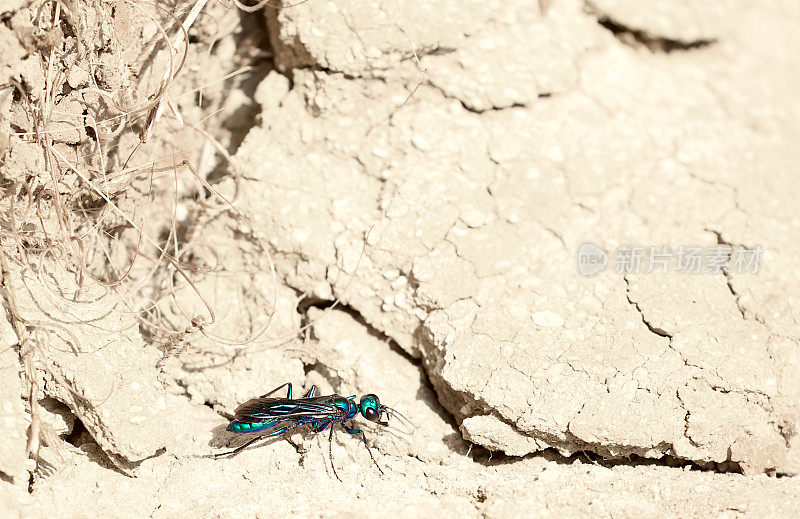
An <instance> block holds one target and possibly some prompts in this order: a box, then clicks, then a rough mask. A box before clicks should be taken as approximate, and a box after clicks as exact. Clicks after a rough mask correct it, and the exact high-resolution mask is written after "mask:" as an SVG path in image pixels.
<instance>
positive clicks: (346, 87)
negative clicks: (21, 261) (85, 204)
mask: <svg viewBox="0 0 800 519" xmlns="http://www.w3.org/2000/svg"><path fill="white" fill-rule="evenodd" d="M286 3H288V2H286ZM21 5H22V4H20V6H21ZM20 8H21V7H19V6H16V7H15V6H11V7H9V8H3V9H0V14H2V13H3V12H5V11H4V9H8V12H11V11H12V10H15V9H20ZM218 8H219V9H221V7H218ZM248 16H254V17H258V19H259V23H263V24H264V25H265V26H266V27H267V28H268V33H269V39H270V44H271V47H272V49H273V51H274V65H275V69H274V70H272V71H271V72H269V73H268V74H266V77H264V79H263V80H262V81H261V82H260V84H259V85H258V87H257V88H256V89H255V93H254V95H253V98H254V100H255V102H256V103H257V104H258V107H259V110H260V115H258V116H257V117H256V118H255V120H256V121H258V124H255V125H254V126H253V127H252V128H250V129H249V131H247V134H246V136H245V137H244V139H243V141H242V142H241V145H239V146H238V149H236V147H235V146H233V145H231V146H232V147H233V149H236V153H235V156H234V161H235V164H236V165H237V168H238V169H239V170H240V172H241V174H242V183H241V185H240V186H239V190H238V199H237V202H236V206H237V208H238V209H239V210H241V212H242V213H243V214H244V215H246V216H247V221H246V222H245V221H243V220H242V219H241V218H238V217H237V216H236V215H233V214H231V213H220V212H214V211H212V210H210V209H209V208H207V207H203V206H201V205H200V204H198V203H197V202H196V201H195V200H194V199H193V198H191V197H189V196H187V197H186V198H185V199H183V200H181V201H180V203H181V204H183V207H185V208H188V209H187V211H188V214H190V215H191V218H189V219H187V220H186V221H185V226H186V229H185V232H184V233H182V235H181V239H182V240H184V241H185V243H187V244H189V245H187V250H188V249H189V248H191V262H193V263H192V264H193V265H200V266H208V265H214V268H213V269H210V270H202V269H198V270H197V271H196V275H194V276H193V277H192V283H188V282H187V281H186V280H185V279H181V278H179V277H178V276H175V279H173V280H172V281H170V284H171V286H170V287H169V290H165V289H164V287H155V288H154V290H153V291H152V292H150V293H148V296H147V297H144V296H143V297H142V300H138V301H134V302H133V304H130V303H127V304H123V303H122V302H121V301H120V297H119V294H117V293H115V292H113V291H109V292H108V293H107V294H106V293H103V292H102V290H101V288H100V287H97V286H95V287H91V286H90V287H89V288H88V289H86V290H87V291H88V292H83V293H84V294H86V293H88V294H89V295H90V296H93V297H94V298H95V304H93V305H90V306H89V307H85V308H84V307H81V308H80V309H79V310H72V309H69V308H68V309H64V308H63V307H62V306H63V302H60V301H58V300H54V299H53V298H52V293H51V292H50V291H48V290H42V289H41V287H40V285H41V284H37V283H36V280H35V279H33V278H35V277H36V275H35V274H34V273H31V272H30V271H27V270H26V269H24V268H18V267H16V266H15V264H13V263H12V264H11V267H10V268H9V270H8V272H6V271H5V270H4V273H3V274H4V277H3V289H4V292H3V294H4V297H5V298H6V301H7V302H6V314H5V315H6V317H8V320H0V330H2V334H3V335H2V337H3V341H2V343H1V344H0V347H2V348H3V350H2V351H0V363H2V364H0V365H1V366H2V367H4V368H5V367H6V366H12V367H13V368H14V369H1V370H0V382H1V384H0V391H2V392H3V394H2V395H0V396H2V404H1V407H0V409H1V410H2V420H0V430H2V432H3V438H5V439H7V441H4V442H3V444H2V445H0V475H2V476H3V478H2V479H3V481H0V510H3V509H6V510H9V511H10V515H11V516H13V514H16V515H17V516H20V517H24V516H43V515H50V516H58V517H73V516H75V517H78V516H87V515H88V516H96V515H97V516H99V515H101V514H103V515H106V516H112V517H138V516H152V517H189V516H191V517H198V516H199V517H207V516H210V517H233V516H236V517H265V516H275V515H284V514H289V513H292V514H300V515H303V516H333V515H340V514H352V515H356V516H362V515H363V516H376V515H381V516H382V515H386V514H392V513H396V514H403V516H420V517H430V516H439V515H446V516H479V515H480V516H488V517H514V516H518V515H521V514H525V515H547V514H557V515H568V516H587V517H595V516H620V515H621V516H629V517H639V516H644V515H647V516H657V517H660V516H676V517H687V516H698V517H699V516H707V515H715V516H724V517H738V516H740V515H748V516H753V517H763V516H777V517H794V516H796V514H797V510H800V480H798V477H796V474H798V472H800V438H798V434H797V432H798V430H799V429H800V326H798V324H799V323H800V310H798V308H800V290H799V289H798V286H800V273H798V272H800V271H798V269H797V268H796V258H798V257H800V240H798V238H800V220H798V217H797V208H798V202H797V201H798V200H800V178H799V177H800V166H799V165H800V151H799V150H798V147H797V143H798V142H800V124H798V123H800V93H798V89H797V85H798V84H800V62H798V61H797V59H796V56H795V54H796V53H795V52H794V51H793V49H795V48H798V46H800V31H798V26H800V7H798V5H797V3H796V2H794V1H793V0H773V1H770V2H760V3H759V2H752V1H747V0H740V1H736V2H732V3H731V5H727V4H726V6H725V7H724V8H722V7H719V6H718V5H717V3H716V2H711V1H708V2H706V1H703V2H691V1H688V0H687V1H674V2H665V1H661V0H648V1H646V2H643V1H637V2H634V1H623V0H592V1H579V0H553V1H549V2H545V1H542V2H538V3H536V2H530V1H522V0H513V1H507V2H499V1H469V2H463V1H462V2H456V1H455V0H435V1H431V2H426V3H422V4H420V3H418V2H416V3H415V2H405V1H399V0H398V1H391V2H382V1H378V0H357V1H356V0H353V1H347V2H326V1H320V0H309V1H308V2H305V3H302V4H300V5H297V6H293V7H287V8H285V9H278V10H274V9H270V10H267V11H265V12H264V14H260V13H255V14H252V15H248ZM261 17H265V19H264V20H263V22H262V18H261ZM3 31H7V29H6V27H5V26H3V25H0V37H5V36H4V32H3ZM231 45H232V43H231V41H227V40H223V41H222V43H220V45H219V47H220V48H221V49H227V50H226V52H231V53H232V52H233V51H232V50H231ZM220 52H221V51H220ZM21 56H22V54H20V57H19V59H22V58H21ZM222 61H223V62H224V60H222ZM219 66H220V67H223V65H219ZM228 70H229V69H224V70H223V72H227V71H228ZM2 74H7V75H8V74H11V72H9V71H7V70H4V69H3V65H2V63H0V80H2V78H3V77H4V76H3V75H2ZM186 88H189V87H186ZM237 92H238V93H237ZM0 94H2V91H0ZM209 95H210V96H213V95H215V94H214V93H213V92H211V93H210V94H209ZM218 95H222V94H218ZM230 98H231V99H238V101H235V102H234V101H232V102H231V103H230V104H231V107H228V109H227V110H226V113H228V114H231V113H239V112H237V111H236V107H237V106H240V107H249V105H247V104H246V100H245V99H244V98H246V96H245V95H244V94H242V93H241V92H239V91H232V92H231V93H230ZM237 103H241V105H237ZM2 106H3V98H2V97H0V108H2ZM248 109H249V108H248ZM186 110H187V111H188V110H189V109H186ZM195 110H197V108H195ZM245 111H246V110H245V109H244V108H242V112H245ZM0 122H2V120H0ZM228 124H229V126H230V124H232V123H228ZM237 125H238V126H237V127H244V128H246V127H248V126H249V124H246V123H237ZM67 127H68V126H65V128H67ZM0 130H2V127H0ZM64 133H65V135H64V136H61V137H59V138H60V141H61V142H65V143H70V142H73V141H74V142H80V140H81V139H82V138H85V135H84V136H80V135H76V136H71V135H66V134H67V133H69V132H68V131H67V130H64ZM0 137H2V135H0ZM75 139H77V140H75ZM2 144H3V143H2V142H0V145H2ZM22 146H23V145H22V144H20V145H18V146H17V147H16V148H11V150H12V151H13V152H14V153H15V155H10V156H12V157H13V160H14V161H16V162H15V163H23V162H24V157H23V155H24V149H25V148H23V147H22ZM28 146H30V145H28ZM30 156H31V157H32V158H30V159H29V161H31V162H32V163H36V160H37V158H36V156H35V155H34V154H33V152H32V151H31V154H30ZM30 167H31V168H33V167H34V166H30ZM26 168H28V166H26ZM220 185H221V186H222V191H223V193H224V194H225V195H226V196H228V197H229V198H232V197H233V193H234V182H233V180H232V178H228V179H227V180H223V181H222V183H221V184H220ZM170 203H171V201H170ZM259 240H262V241H263V243H267V244H268V246H269V247H270V253H271V257H272V260H273V262H274V267H275V270H276V278H273V276H272V275H271V273H270V264H269V262H268V261H267V259H266V258H265V257H264V255H263V254H262V253H261V252H260V250H259V243H260V242H259ZM584 242H592V243H596V244H600V245H601V246H602V247H603V248H604V249H606V250H607V251H613V250H615V249H617V247H620V246H626V245H640V246H645V247H647V246H650V245H652V246H657V247H660V246H668V247H678V246H680V245H691V246H700V247H704V248H713V247H738V246H743V247H747V248H750V249H752V248H755V247H756V246H758V247H760V248H761V249H763V251H764V255H763V257H762V260H761V263H760V269H759V272H758V274H746V273H743V274H738V273H736V272H728V271H723V270H718V271H714V272H705V273H701V274H695V275H690V274H685V273H678V272H673V273H668V274H667V273H660V272H652V273H649V274H634V273H626V274H622V273H617V272H615V271H614V269H613V267H614V265H613V264H612V265H610V266H609V269H607V271H605V272H603V273H601V274H598V275H597V276H593V277H587V276H583V275H581V274H580V273H579V272H578V269H577V268H576V255H577V251H578V249H579V247H580V245H581V244H582V243H584ZM6 253H7V254H9V253H8V251H7V252H6ZM187 257H188V256H187ZM186 261H189V259H187V260H186ZM51 271H52V272H56V271H57V269H51ZM212 274H213V275H212ZM51 275H52V279H48V280H46V282H47V283H49V284H51V285H58V286H59V287H60V288H61V289H62V291H66V292H67V293H71V292H75V291H76V286H77V281H76V280H73V279H71V278H70V277H69V275H68V274H67V273H61V274H58V275H56V274H54V273H53V274H51ZM39 281H41V280H39ZM93 290H94V291H100V292H98V293H101V294H104V295H103V297H105V299H103V298H102V297H100V298H98V297H99V296H97V295H96V294H95V293H94V292H92V291H93ZM198 293H201V294H203V299H201V298H200V297H198ZM8 294H12V295H13V300H14V302H15V304H14V305H13V308H12V307H10V306H9V304H8V301H9V300H10V299H9V298H10V297H11V296H9V295H8ZM93 294H94V295H93ZM334 301H337V303H336V304H333V302H334ZM208 305H210V306H211V307H213V308H215V309H216V322H215V323H214V324H213V325H212V326H209V327H208V328H206V329H204V330H203V332H204V334H203V335H201V334H197V333H196V334H194V335H193V336H192V340H191V342H190V343H189V344H184V345H183V346H184V347H182V348H181V349H180V350H179V351H177V352H175V353H174V354H171V355H169V356H168V357H167V358H165V359H162V360H159V356H158V353H159V350H158V349H157V347H156V345H154V344H151V343H150V342H148V337H147V336H145V335H143V334H142V333H140V331H139V330H138V329H137V321H136V317H135V312H134V311H132V309H136V311H143V310H142V309H144V308H147V309H148V310H150V309H151V307H152V308H155V309H156V311H157V313H158V315H159V317H160V318H162V319H163V320H164V322H168V323H174V326H175V327H176V328H180V327H181V326H185V324H180V323H185V319H186V318H187V316H195V315H198V314H202V313H203V312H204V309H205V308H206V307H207V306H208ZM273 310H274V316H273V318H272V319H271V321H270V322H269V328H268V329H267V332H266V333H265V334H263V335H261V336H259V338H258V339H257V340H256V341H255V342H253V343H252V344H249V345H248V346H247V347H238V345H236V347H231V346H230V345H228V346H225V345H220V344H218V343H215V341H214V340H213V338H214V337H228V338H246V337H247V336H248V333H249V332H248V330H255V329H258V328H259V327H260V326H263V325H265V324H267V322H266V317H265V316H266V315H267V314H269V313H270V312H271V311H273ZM14 322H16V323H17V324H19V323H20V322H23V323H25V324H26V325H27V326H28V327H29V328H31V327H36V326H42V327H44V328H45V329H46V330H47V338H48V343H47V344H48V347H47V348H46V349H45V350H44V351H41V352H39V355H40V356H41V359H40V360H41V363H42V368H41V369H43V370H44V371H43V372H44V373H46V376H45V377H44V378H45V381H46V383H45V386H44V394H43V398H44V399H45V400H43V401H47V402H49V403H48V404H47V405H44V404H42V405H43V409H42V410H41V412H42V413H44V414H46V415H47V416H48V417H49V419H50V420H51V421H53V422H54V423H58V424H61V422H63V427H62V429H61V430H63V432H61V434H62V436H63V437H64V438H68V440H69V443H70V444H72V445H70V446H68V447H69V449H68V450H69V452H70V454H69V455H68V456H67V457H64V456H63V455H60V454H59V453H58V452H57V450H55V449H52V448H51V447H48V446H43V447H42V448H41V450H40V456H41V459H40V461H39V468H38V469H36V470H35V472H34V473H33V475H32V476H31V478H30V479H28V470H30V468H31V467H30V463H28V464H27V465H26V463H25V459H24V457H23V454H24V451H25V443H26V440H25V434H24V431H25V428H26V427H27V424H28V423H29V422H30V420H31V418H30V417H29V416H28V415H27V413H26V411H25V407H24V405H23V403H24V402H23V400H22V399H20V398H19V397H18V393H20V391H17V388H18V387H19V388H21V387H22V378H21V376H20V375H18V372H20V370H18V369H16V367H17V365H16V364H15V363H16V362H17V358H16V355H15V354H14V352H15V351H16V349H18V348H19V346H18V343H19V342H20V340H21V339H20V338H19V334H20V333H21V332H20V331H19V330H18V328H15V326H14ZM306 325H308V326H306ZM98 330H100V331H98ZM298 330H301V333H298ZM284 382H292V383H293V384H295V386H296V387H297V385H303V384H304V385H306V386H309V385H310V384H317V385H318V386H319V387H320V389H321V390H322V392H323V393H329V392H337V393H340V394H358V395H361V394H364V393H369V392H374V393H376V394H378V395H380V397H381V399H382V400H383V401H384V402H386V403H388V404H389V405H391V406H393V407H395V408H397V409H399V410H401V411H402V412H403V414H405V415H407V416H409V418H411V420H412V421H413V423H414V429H413V432H412V433H410V434H408V433H407V432H405V431H403V430H402V426H400V427H399V428H391V429H380V428H379V427H370V426H369V425H367V426H366V427H365V430H366V432H367V437H368V439H369V443H370V445H371V446H372V447H373V451H374V452H375V456H376V459H377V461H378V463H379V464H380V466H381V467H382V469H383V471H384V472H385V475H383V476H381V475H380V474H379V473H378V471H377V469H376V468H375V467H374V465H372V462H371V461H370V459H369V456H368V454H367V452H366V449H364V448H363V445H362V444H360V442H358V441H357V439H355V438H350V437H348V435H346V434H341V435H340V436H341V437H339V438H338V439H335V441H334V443H333V446H332V449H333V460H334V463H335V464H336V468H337V472H338V474H339V475H340V476H341V479H342V482H341V483H340V482H338V481H337V480H336V479H335V478H334V477H333V474H332V472H331V468H330V466H329V460H328V443H327V436H326V435H325V438H322V437H313V436H306V437H303V436H302V435H299V434H295V435H291V436H290V438H288V440H287V441H276V442H273V443H271V444H270V445H268V446H265V447H263V448H258V449H251V450H246V451H244V452H243V453H242V454H240V455H239V456H237V457H235V458H233V459H230V460H212V459H206V458H202V457H201V456H204V455H206V454H209V453H210V452H212V451H215V450H217V449H225V448H228V447H230V446H232V445H235V444H236V442H235V439H232V438H231V437H230V436H229V435H226V434H225V433H224V427H225V425H226V423H227V418H229V417H230V416H231V415H232V413H233V409H235V408H236V406H237V405H238V404H240V403H242V402H243V401H245V400H247V399H249V398H252V397H253V396H256V395H259V394H263V393H265V392H266V391H267V390H269V389H272V388H273V387H274V386H278V385H279V384H282V383H284ZM295 391H296V392H297V391H298V390H297V389H295ZM64 404H65V405H66V407H64ZM320 436H322V435H320ZM26 490H27V491H26Z"/></svg>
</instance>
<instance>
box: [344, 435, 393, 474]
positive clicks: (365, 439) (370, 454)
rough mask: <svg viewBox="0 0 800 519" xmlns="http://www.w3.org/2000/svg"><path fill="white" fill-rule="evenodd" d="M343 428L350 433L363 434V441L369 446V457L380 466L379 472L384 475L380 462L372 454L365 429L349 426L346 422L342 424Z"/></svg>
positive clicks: (365, 445)
mask: <svg viewBox="0 0 800 519" xmlns="http://www.w3.org/2000/svg"><path fill="white" fill-rule="evenodd" d="M342 428H343V429H344V430H345V431H347V432H349V433H350V434H360V435H361V441H362V442H364V447H366V448H367V452H368V453H369V457H370V459H371V460H372V463H374V464H375V466H376V467H377V468H378V472H380V473H381V476H383V475H384V474H383V470H382V469H381V466H380V465H378V462H377V461H375V456H373V455H372V449H370V448H369V444H368V443H367V436H366V435H365V434H364V431H362V430H360V429H356V428H355V427H349V426H347V425H346V424H342Z"/></svg>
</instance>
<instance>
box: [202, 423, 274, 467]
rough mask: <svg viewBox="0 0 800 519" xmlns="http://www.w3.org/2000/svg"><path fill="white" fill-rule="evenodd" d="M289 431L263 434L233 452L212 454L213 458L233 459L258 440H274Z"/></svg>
mask: <svg viewBox="0 0 800 519" xmlns="http://www.w3.org/2000/svg"><path fill="white" fill-rule="evenodd" d="M288 429H289V427H282V428H281V429H278V430H277V431H273V432H271V433H269V434H262V435H260V436H256V437H255V438H253V439H251V440H248V441H246V442H245V443H243V444H242V445H239V446H238V447H236V448H235V449H233V450H232V451H228V452H220V453H219V454H212V455H211V457H212V458H214V459H215V460H216V459H219V458H233V457H234V456H236V455H237V454H239V453H240V452H242V451H243V450H245V449H246V448H247V447H249V446H250V445H252V444H254V443H255V442H257V441H258V440H268V439H270V438H273V437H275V436H280V435H281V434H283V433H285V432H286V431H287V430H288Z"/></svg>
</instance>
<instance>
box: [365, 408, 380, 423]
mask: <svg viewBox="0 0 800 519" xmlns="http://www.w3.org/2000/svg"><path fill="white" fill-rule="evenodd" d="M379 417H380V413H378V410H377V409H375V408H374V407H367V408H366V409H364V418H366V419H367V420H369V421H371V422H375V421H377V420H378V418H379Z"/></svg>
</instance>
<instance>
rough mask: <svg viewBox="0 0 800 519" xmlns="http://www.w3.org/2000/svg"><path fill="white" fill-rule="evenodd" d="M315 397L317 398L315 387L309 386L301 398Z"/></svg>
mask: <svg viewBox="0 0 800 519" xmlns="http://www.w3.org/2000/svg"><path fill="white" fill-rule="evenodd" d="M315 396H317V386H311V389H309V390H308V391H307V392H306V394H305V396H304V397H303V398H314V397H315Z"/></svg>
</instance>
